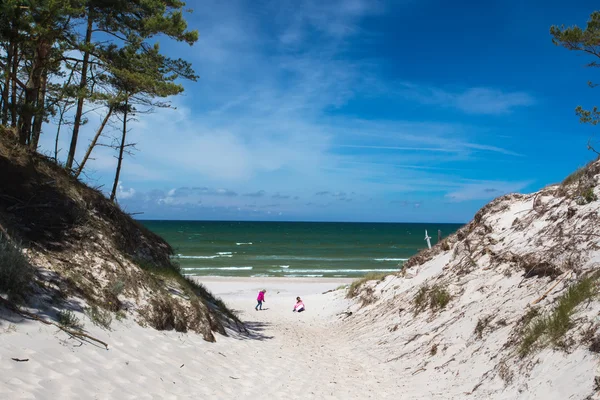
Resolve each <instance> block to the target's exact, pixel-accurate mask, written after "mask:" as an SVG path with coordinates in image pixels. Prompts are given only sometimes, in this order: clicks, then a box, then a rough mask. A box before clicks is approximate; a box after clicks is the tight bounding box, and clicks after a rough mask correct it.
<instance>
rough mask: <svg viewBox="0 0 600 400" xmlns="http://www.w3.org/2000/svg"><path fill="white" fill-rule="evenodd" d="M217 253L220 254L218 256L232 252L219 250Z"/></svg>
mask: <svg viewBox="0 0 600 400" xmlns="http://www.w3.org/2000/svg"><path fill="white" fill-rule="evenodd" d="M217 254H218V255H220V256H227V255H229V254H232V253H231V252H230V251H220V252H218V253H217Z"/></svg>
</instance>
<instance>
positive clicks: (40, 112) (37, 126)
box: [29, 71, 48, 150]
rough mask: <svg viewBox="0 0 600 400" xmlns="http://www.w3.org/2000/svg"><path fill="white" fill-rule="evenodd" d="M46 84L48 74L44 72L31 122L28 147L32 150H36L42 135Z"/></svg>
mask: <svg viewBox="0 0 600 400" xmlns="http://www.w3.org/2000/svg"><path fill="white" fill-rule="evenodd" d="M47 84H48V72H47V71H45V72H44V74H43V75H42V81H41V87H40V89H39V90H38V99H37V104H36V113H35V118H34V120H33V133H32V135H31V142H30V143H29V147H31V149H33V150H37V148H38V143H39V141H40V135H41V133H42V124H43V123H44V115H45V114H46V109H45V103H46V86H47Z"/></svg>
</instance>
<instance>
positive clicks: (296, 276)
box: [287, 274, 323, 278]
mask: <svg viewBox="0 0 600 400" xmlns="http://www.w3.org/2000/svg"><path fill="white" fill-rule="evenodd" d="M322 276H323V275H310V274H309V275H287V277H288V278H321V277H322Z"/></svg>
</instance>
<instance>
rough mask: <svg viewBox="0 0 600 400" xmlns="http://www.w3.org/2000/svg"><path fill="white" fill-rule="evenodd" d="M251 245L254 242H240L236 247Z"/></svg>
mask: <svg viewBox="0 0 600 400" xmlns="http://www.w3.org/2000/svg"><path fill="white" fill-rule="evenodd" d="M250 244H252V242H248V243H241V242H240V243H236V244H235V245H236V246H243V245H250Z"/></svg>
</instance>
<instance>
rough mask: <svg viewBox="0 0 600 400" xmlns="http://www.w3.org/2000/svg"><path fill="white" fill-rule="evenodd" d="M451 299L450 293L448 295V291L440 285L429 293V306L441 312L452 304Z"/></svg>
mask: <svg viewBox="0 0 600 400" xmlns="http://www.w3.org/2000/svg"><path fill="white" fill-rule="evenodd" d="M450 298H451V296H450V293H448V291H447V290H446V289H444V288H443V287H440V286H439V285H435V286H433V287H432V288H431V292H430V293H429V299H430V300H429V306H430V307H431V309H433V310H441V309H442V308H446V306H447V305H448V303H449V302H450Z"/></svg>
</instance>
